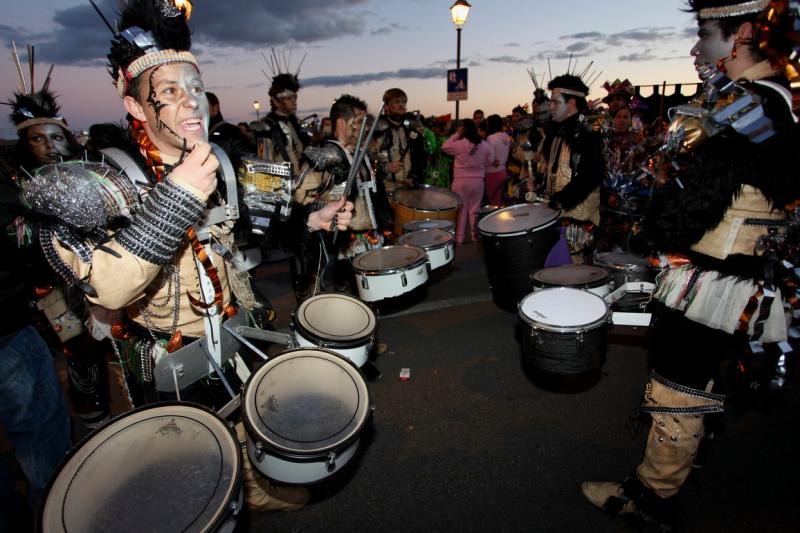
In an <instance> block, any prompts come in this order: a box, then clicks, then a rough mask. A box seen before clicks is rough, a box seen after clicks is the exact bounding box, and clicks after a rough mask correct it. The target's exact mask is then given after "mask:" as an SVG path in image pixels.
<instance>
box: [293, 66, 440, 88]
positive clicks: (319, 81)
mask: <svg viewBox="0 0 800 533" xmlns="http://www.w3.org/2000/svg"><path fill="white" fill-rule="evenodd" d="M431 78H441V79H444V78H445V71H444V69H441V68H438V67H429V68H401V69H398V70H387V71H383V72H369V73H365V74H343V75H340V76H316V77H313V78H304V79H301V80H300V81H301V83H302V84H303V87H315V86H316V87H342V86H348V85H361V84H364V83H370V82H373V81H383V80H389V79H431Z"/></svg>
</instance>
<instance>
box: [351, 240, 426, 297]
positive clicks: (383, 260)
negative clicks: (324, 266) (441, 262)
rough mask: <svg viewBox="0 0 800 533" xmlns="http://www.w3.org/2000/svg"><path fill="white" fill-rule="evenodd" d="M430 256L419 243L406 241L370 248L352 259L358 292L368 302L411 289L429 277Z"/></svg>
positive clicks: (397, 294)
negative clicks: (428, 264)
mask: <svg viewBox="0 0 800 533" xmlns="http://www.w3.org/2000/svg"><path fill="white" fill-rule="evenodd" d="M427 261H428V256H427V254H426V253H425V250H423V249H422V248H420V247H418V246H410V245H408V244H403V245H399V246H386V247H384V248H380V249H378V250H370V251H369V252H365V253H363V254H361V255H359V256H356V257H354V258H353V259H352V261H351V263H352V265H353V270H354V271H355V275H356V284H357V286H358V296H359V297H360V298H361V299H362V300H364V301H365V302H377V301H378V300H383V299H384V298H392V297H395V296H400V295H401V294H405V293H407V292H411V291H412V290H414V289H416V288H417V287H419V286H420V285H423V284H424V283H425V282H426V281H428V267H427V265H426V263H427Z"/></svg>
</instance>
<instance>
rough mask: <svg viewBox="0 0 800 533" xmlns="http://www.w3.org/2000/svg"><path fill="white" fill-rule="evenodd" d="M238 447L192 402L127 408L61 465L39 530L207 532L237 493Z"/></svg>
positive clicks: (210, 414) (212, 417)
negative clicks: (128, 410)
mask: <svg viewBox="0 0 800 533" xmlns="http://www.w3.org/2000/svg"><path fill="white" fill-rule="evenodd" d="M241 468H242V467H241V455H240V453H239V442H238V440H237V439H236V437H235V436H234V435H233V433H232V432H231V430H230V429H229V428H228V426H227V425H226V424H225V422H224V421H223V420H221V419H220V418H219V417H217V416H216V415H215V414H214V413H213V412H211V411H208V410H206V409H205V408H202V407H200V406H193V405H192V404H187V403H181V404H169V405H165V404H158V405H157V406H156V407H152V406H151V407H145V408H141V409H137V410H134V411H130V412H129V413H126V414H124V415H122V416H121V417H119V418H117V419H115V420H113V421H112V422H110V423H109V424H107V425H105V426H103V427H102V428H100V429H99V430H97V431H96V432H95V433H92V434H91V435H90V436H89V437H88V438H87V439H86V440H84V442H83V443H81V444H80V446H79V447H78V448H76V449H75V450H74V451H73V452H72V454H71V455H70V456H69V457H68V458H67V460H66V461H65V462H64V463H62V465H61V467H60V469H59V472H58V474H57V475H56V477H55V479H54V480H53V482H52V484H51V486H50V488H49V490H48V493H47V495H46V496H45V499H44V504H43V505H42V509H41V511H40V522H39V523H40V525H41V528H42V530H44V531H48V532H50V531H70V532H72V531H96V532H98V533H99V532H107V531H114V532H137V533H138V532H141V531H207V530H210V529H212V528H213V527H214V526H215V525H216V524H217V522H218V521H219V520H220V519H221V518H224V517H225V516H227V514H228V513H229V512H230V509H229V503H230V502H231V501H232V500H233V499H234V498H235V497H237V496H238V493H239V490H240V475H241Z"/></svg>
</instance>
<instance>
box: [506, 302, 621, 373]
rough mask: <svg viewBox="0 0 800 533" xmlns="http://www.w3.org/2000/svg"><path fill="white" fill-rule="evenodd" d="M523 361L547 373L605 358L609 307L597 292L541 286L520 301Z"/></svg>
mask: <svg viewBox="0 0 800 533" xmlns="http://www.w3.org/2000/svg"><path fill="white" fill-rule="evenodd" d="M518 315H519V318H520V320H522V322H524V323H525V325H526V329H527V331H523V333H522V346H523V353H524V355H525V358H526V361H527V362H528V363H529V364H530V365H531V366H532V367H533V368H535V369H536V370H539V371H541V372H544V373H546V374H550V375H559V376H567V375H576V374H582V373H585V372H589V371H591V370H595V369H597V368H599V367H601V366H602V365H603V363H604V362H605V358H606V347H607V339H608V325H609V321H610V319H611V310H610V309H609V308H608V305H607V304H606V302H605V301H604V300H603V299H602V298H601V297H600V296H597V295H596V294H593V293H591V292H588V291H584V290H580V289H572V288H568V287H560V288H556V289H543V290H540V291H537V292H534V293H531V294H529V295H528V296H526V297H525V298H524V299H523V300H522V301H521V302H520V303H519V311H518Z"/></svg>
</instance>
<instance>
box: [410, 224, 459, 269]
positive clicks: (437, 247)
mask: <svg viewBox="0 0 800 533" xmlns="http://www.w3.org/2000/svg"><path fill="white" fill-rule="evenodd" d="M397 243H398V244H409V245H411V246H418V247H420V248H422V249H423V250H425V253H426V254H427V255H428V263H429V264H430V265H431V270H436V269H437V268H441V267H443V266H446V265H449V264H450V263H452V262H453V259H454V258H455V252H454V250H453V234H452V233H449V232H447V231H442V230H438V229H428V230H421V231H412V232H411V233H406V234H404V235H402V236H401V237H400V238H399V239H398V240H397Z"/></svg>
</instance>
